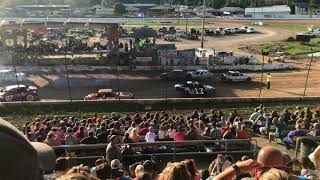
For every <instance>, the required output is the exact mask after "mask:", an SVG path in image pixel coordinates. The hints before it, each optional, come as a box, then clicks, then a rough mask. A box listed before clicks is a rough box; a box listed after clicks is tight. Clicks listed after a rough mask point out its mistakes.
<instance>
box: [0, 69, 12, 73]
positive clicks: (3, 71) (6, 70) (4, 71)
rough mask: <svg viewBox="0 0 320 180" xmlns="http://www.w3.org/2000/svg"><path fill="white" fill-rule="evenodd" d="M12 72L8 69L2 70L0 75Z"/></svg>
mask: <svg viewBox="0 0 320 180" xmlns="http://www.w3.org/2000/svg"><path fill="white" fill-rule="evenodd" d="M11 71H12V70H10V69H4V70H0V73H6V72H11Z"/></svg>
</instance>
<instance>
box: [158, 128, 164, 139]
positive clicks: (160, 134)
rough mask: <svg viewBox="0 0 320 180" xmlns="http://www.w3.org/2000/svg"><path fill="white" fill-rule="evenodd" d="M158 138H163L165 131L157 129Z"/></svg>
mask: <svg viewBox="0 0 320 180" xmlns="http://www.w3.org/2000/svg"><path fill="white" fill-rule="evenodd" d="M158 138H159V139H164V138H165V132H164V131H161V130H159V132H158Z"/></svg>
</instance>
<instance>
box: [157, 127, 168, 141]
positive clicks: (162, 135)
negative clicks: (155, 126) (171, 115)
mask: <svg viewBox="0 0 320 180" xmlns="http://www.w3.org/2000/svg"><path fill="white" fill-rule="evenodd" d="M165 138H166V132H165V131H164V126H163V125H162V124H161V125H160V127H159V131H158V140H159V141H164V139H165Z"/></svg>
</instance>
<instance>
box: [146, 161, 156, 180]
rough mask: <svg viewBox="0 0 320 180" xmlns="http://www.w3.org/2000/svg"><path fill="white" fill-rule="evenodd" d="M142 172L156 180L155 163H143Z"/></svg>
mask: <svg viewBox="0 0 320 180" xmlns="http://www.w3.org/2000/svg"><path fill="white" fill-rule="evenodd" d="M143 170H144V172H145V173H147V174H149V175H150V177H151V179H152V180H157V179H158V178H159V177H158V174H157V173H156V169H155V163H154V162H152V161H150V160H147V161H145V162H144V163H143Z"/></svg>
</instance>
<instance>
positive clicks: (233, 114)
mask: <svg viewBox="0 0 320 180" xmlns="http://www.w3.org/2000/svg"><path fill="white" fill-rule="evenodd" d="M229 116H230V117H229V121H230V122H231V124H233V121H234V120H235V119H236V118H237V117H238V116H239V114H238V112H237V110H235V109H234V110H233V111H232V112H231V113H230V114H229Z"/></svg>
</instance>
